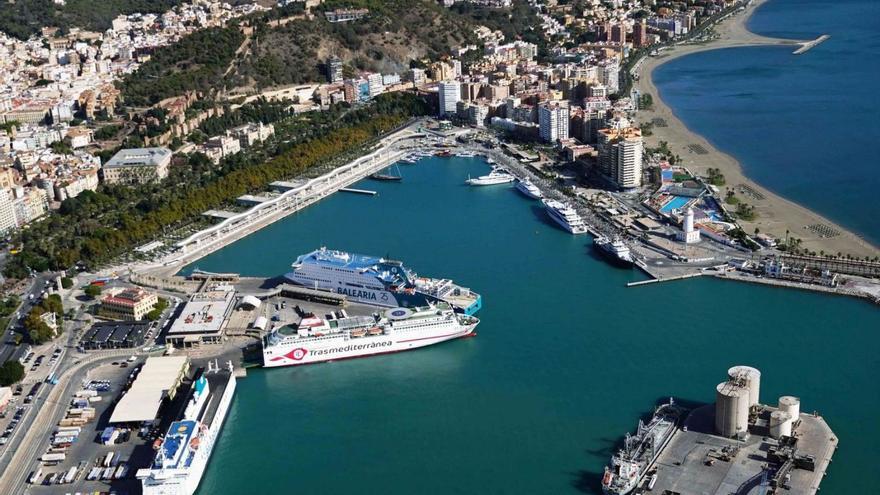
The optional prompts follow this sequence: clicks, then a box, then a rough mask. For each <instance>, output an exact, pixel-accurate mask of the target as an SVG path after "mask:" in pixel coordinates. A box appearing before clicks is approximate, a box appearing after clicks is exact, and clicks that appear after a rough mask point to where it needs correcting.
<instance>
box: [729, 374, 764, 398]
mask: <svg viewBox="0 0 880 495" xmlns="http://www.w3.org/2000/svg"><path fill="white" fill-rule="evenodd" d="M727 376H728V377H729V378H730V381H732V382H734V383H736V384H738V385H740V386H743V387H745V388H747V389H749V407H751V406H756V405H758V404H759V403H760V396H761V372H760V371H758V370H757V369H755V368H752V367H751V366H734V367H732V368H730V369H729V370H727Z"/></svg>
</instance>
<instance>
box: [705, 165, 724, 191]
mask: <svg viewBox="0 0 880 495" xmlns="http://www.w3.org/2000/svg"><path fill="white" fill-rule="evenodd" d="M706 174H707V175H708V176H709V177H708V179H709V184H712V185H713V186H716V187H721V186H723V185H724V184H726V183H727V182H726V181H725V180H724V174H722V173H721V171H720V170H718V169H717V168H710V169H709V170H707V171H706Z"/></svg>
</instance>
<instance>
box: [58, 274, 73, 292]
mask: <svg viewBox="0 0 880 495" xmlns="http://www.w3.org/2000/svg"><path fill="white" fill-rule="evenodd" d="M71 287H73V279H71V278H70V277H64V278H62V279H61V288H63V289H69V288H71Z"/></svg>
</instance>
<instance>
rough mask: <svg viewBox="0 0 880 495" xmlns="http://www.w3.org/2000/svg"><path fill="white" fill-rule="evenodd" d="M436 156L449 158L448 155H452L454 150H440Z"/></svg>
mask: <svg viewBox="0 0 880 495" xmlns="http://www.w3.org/2000/svg"><path fill="white" fill-rule="evenodd" d="M434 156H439V157H441V158H447V157H450V156H452V152H451V151H449V150H443V151H438V152H437V153H434Z"/></svg>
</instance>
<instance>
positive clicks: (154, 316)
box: [147, 297, 168, 321]
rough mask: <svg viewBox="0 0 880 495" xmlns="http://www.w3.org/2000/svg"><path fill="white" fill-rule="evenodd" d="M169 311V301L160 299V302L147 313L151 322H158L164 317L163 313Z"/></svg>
mask: <svg viewBox="0 0 880 495" xmlns="http://www.w3.org/2000/svg"><path fill="white" fill-rule="evenodd" d="M166 309H168V299H164V298H161V297H160V298H159V302H157V303H156V305H155V306H153V309H152V310H150V312H149V313H147V319H148V320H150V321H157V320H159V318H161V317H162V313H163V312H164V311H165V310H166Z"/></svg>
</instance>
